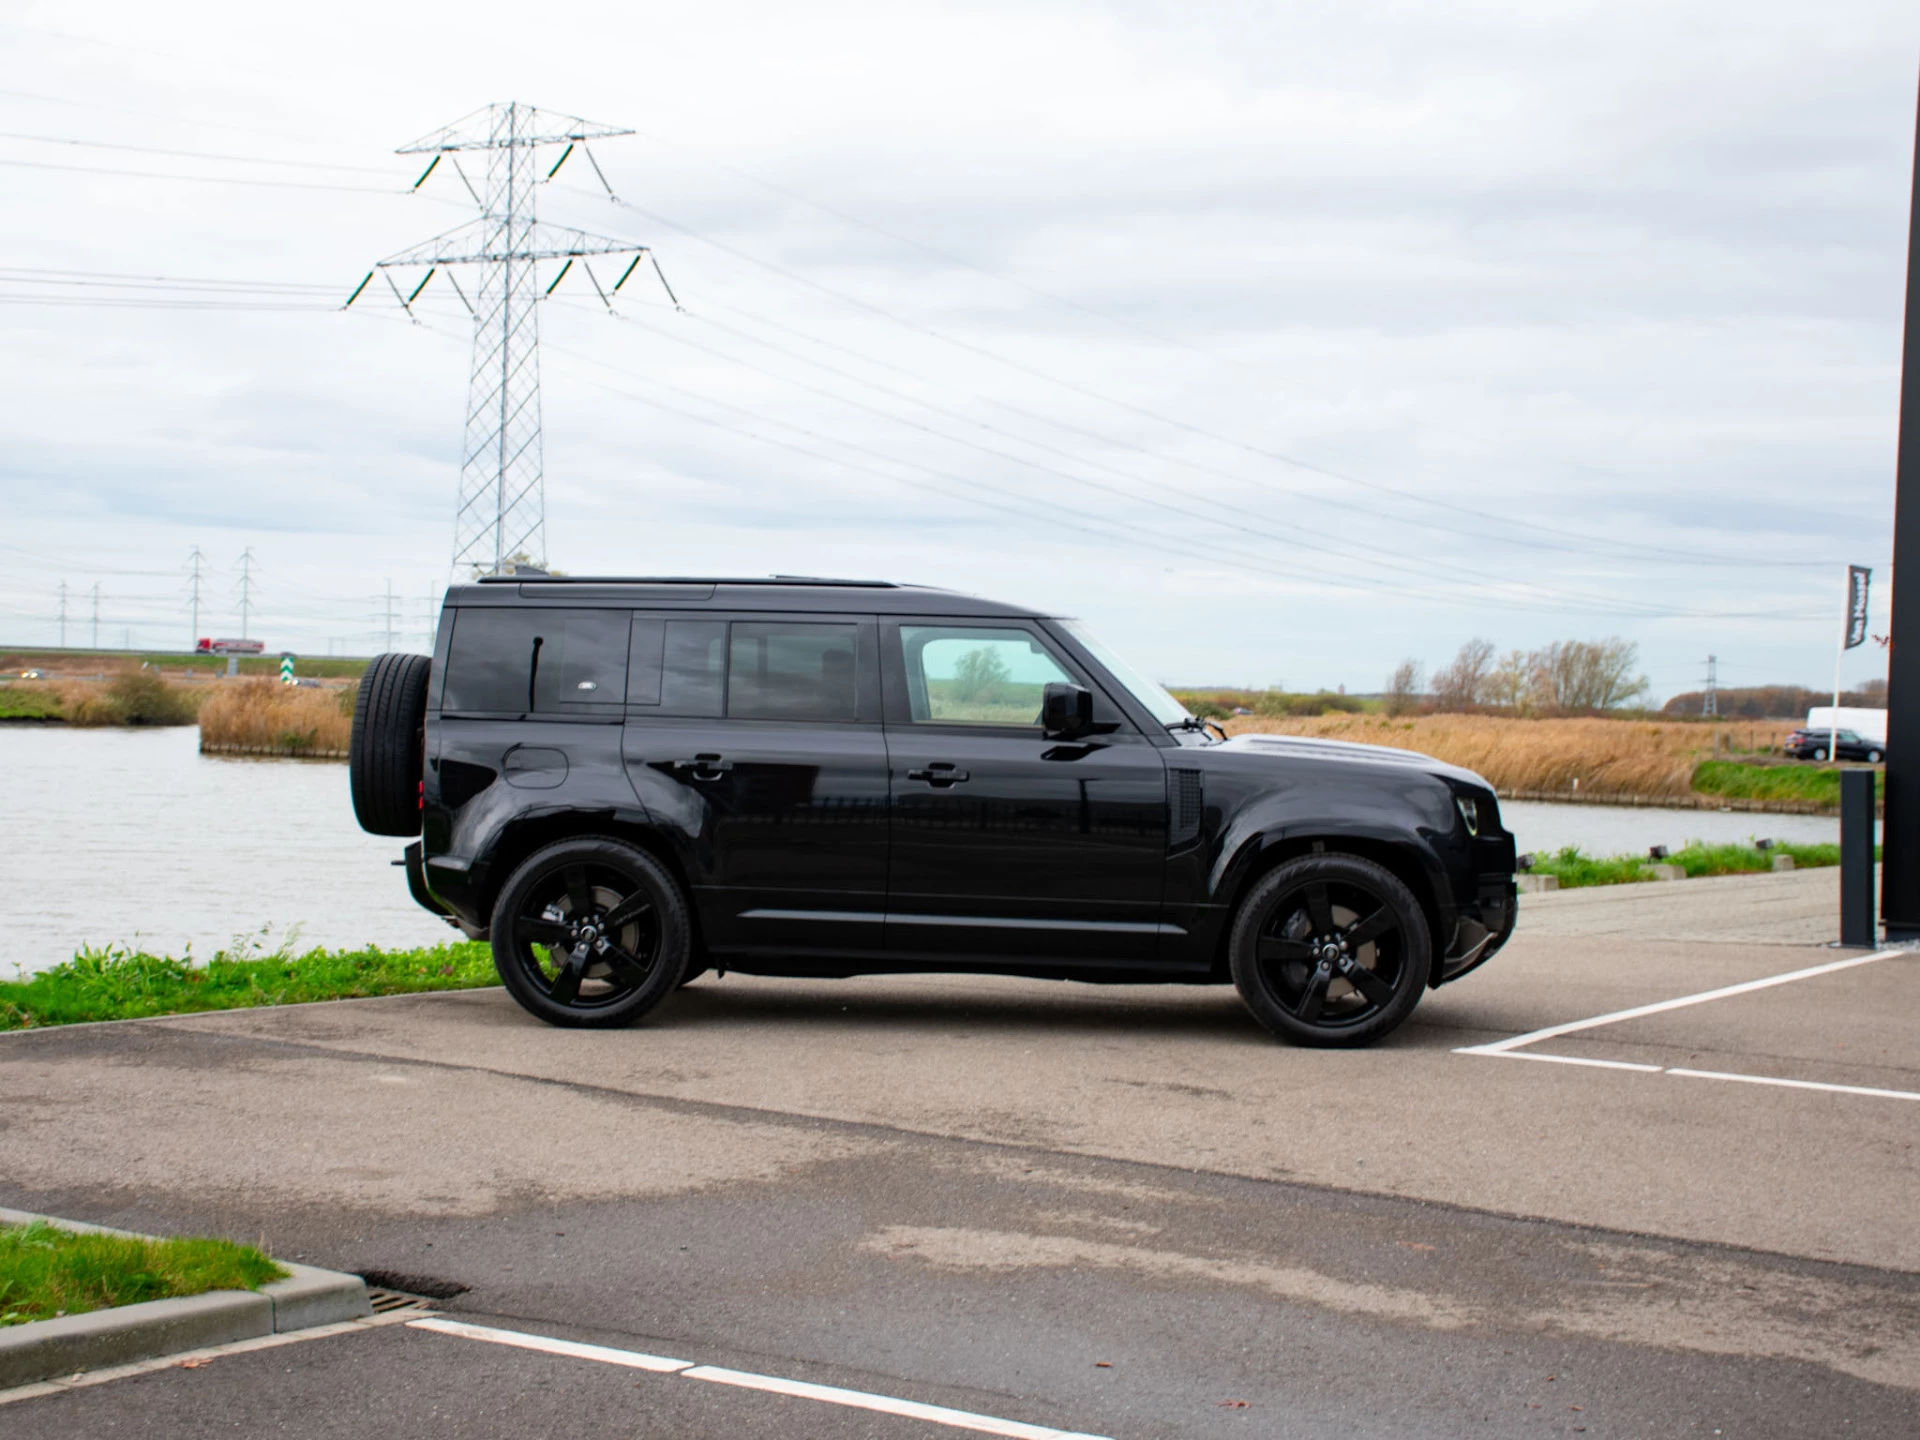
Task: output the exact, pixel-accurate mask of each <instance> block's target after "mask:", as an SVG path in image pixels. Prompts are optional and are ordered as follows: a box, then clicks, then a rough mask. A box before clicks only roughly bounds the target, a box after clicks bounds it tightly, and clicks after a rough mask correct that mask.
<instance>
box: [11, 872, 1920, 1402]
mask: <svg viewBox="0 0 1920 1440" xmlns="http://www.w3.org/2000/svg"><path fill="white" fill-rule="evenodd" d="M1698 883H1700V884H1701V885H1706V884H1708V883H1710V882H1698ZM1648 888H1649V889H1652V888H1654V887H1648ZM1661 888H1663V889H1664V887H1661ZM1700 898H1701V903H1709V902H1711V901H1712V900H1713V895H1712V892H1703V893H1701V897H1700ZM1662 903H1670V902H1669V901H1666V900H1663V902H1662ZM1609 923H1611V921H1610V922H1609ZM1847 958H1857V957H1849V956H1847V955H1844V954H1837V953H1836V952H1831V951H1827V950H1824V949H1813V948H1808V947H1796V946H1773V947H1766V946H1754V945H1751V944H1721V945H1713V944H1704V943H1693V944H1665V945H1644V944H1642V945H1633V944H1628V943H1624V942H1622V941H1619V940H1615V939H1594V938H1589V937H1582V936H1579V935H1577V934H1576V935H1566V934H1552V935H1544V936H1542V937H1540V938H1539V939H1538V940H1531V941H1530V940H1528V939H1527V938H1526V937H1525V934H1524V932H1523V936H1522V938H1521V939H1519V940H1516V942H1515V943H1514V945H1513V947H1511V953H1509V954H1507V955H1503V956H1501V957H1499V958H1498V959H1497V960H1496V961H1495V962H1494V963H1493V965H1491V966H1489V967H1488V970H1487V972H1485V973H1484V974H1482V975H1480V976H1477V977H1475V978H1473V979H1472V980H1470V981H1467V982H1463V983H1462V984H1461V985H1460V986H1458V987H1456V988H1454V989H1451V990H1445V991H1441V992H1438V993H1437V994H1435V995H1434V996H1432V997H1430V999H1429V1001H1428V1003H1427V1004H1426V1005H1425V1006H1423V1009H1422V1011H1421V1012H1420V1017H1419V1019H1418V1022H1417V1023H1416V1024H1415V1025H1412V1026H1410V1027H1408V1029H1407V1030H1406V1031H1404V1032H1403V1033H1402V1035H1401V1036H1399V1037H1396V1039H1395V1041H1394V1042H1393V1043H1392V1044H1389V1045H1387V1046H1383V1047H1380V1048H1377V1049H1374V1050H1370V1051H1366V1052H1360V1053H1357V1054H1328V1053H1324V1052H1307V1051H1296V1050H1288V1049H1285V1048H1283V1047H1279V1046H1275V1045H1273V1044H1271V1043H1270V1042H1269V1041H1267V1040H1266V1039H1265V1038H1264V1036H1263V1034H1262V1033H1261V1032H1259V1031H1258V1030H1257V1028H1255V1027H1253V1026H1252V1024H1251V1022H1250V1021H1248V1020H1246V1018H1245V1017H1244V1014H1243V1013H1242V1012H1241V1011H1240V1010H1239V1009H1238V1007H1237V1004H1236V1002H1235V1001H1234V1000H1233V997H1232V995H1231V992H1215V991H1209V990H1195V989H1184V988H1166V989H1161V988H1155V989H1151V990H1132V991H1125V992H1119V991H1104V990H1094V989H1090V988H1083V987H1074V986H1063V985H1047V984H1043V983H1039V982H1031V983H1030V982H1008V981H986V980H931V979H926V978H915V979H892V980H868V981H859V982H839V983H827V982H820V983H811V982H780V981H760V980H752V979H746V978H743V977H739V976H729V977H727V978H725V979H723V980H706V981H702V982H700V983H699V984H698V985H696V986H694V987H692V988H691V989H689V990H688V991H686V992H684V993H683V994H682V995H681V996H680V997H678V998H677V999H676V1001H675V1002H673V1003H672V1005H671V1006H669V1007H668V1008H666V1009H664V1010H663V1011H662V1012H661V1013H660V1015H659V1016H658V1018H657V1019H656V1020H655V1021H653V1022H652V1023H650V1024H648V1025H646V1026H643V1027H641V1028H639V1029H636V1030H631V1031H624V1032H618V1033H616V1034H611V1035H580V1034H572V1033H563V1032H557V1031H552V1030H547V1029H544V1028H542V1027H539V1026H537V1025H535V1024H534V1023H533V1022H531V1021H529V1020H527V1019H526V1018H525V1017H523V1016H522V1015H521V1014H520V1013H519V1012H518V1011H517V1010H515V1009H514V1008H513V1007H512V1005H511V1003H510V1002H508V1001H506V1000H505V999H504V997H502V996H500V995H498V994H495V993H468V994H464V995H454V996H438V997H409V998H406V999H400V1000H392V1001H374V1002H358V1003H354V1004H347V1005H335V1006H314V1007H300V1008H296V1009H287V1010H280V1011H271V1012H266V1011H261V1012H251V1013H246V1014H238V1015H226V1016H210V1017H196V1018H193V1019H190V1020H169V1021H161V1022H142V1023H138V1024H127V1025H115V1026H101V1027H87V1028H75V1029H71V1030H64V1031H47V1032H40V1033H27V1034H16V1035H12V1036H7V1037H0V1203H5V1204H9V1205H14V1206H17V1207H20V1208H27V1209H41V1210H46V1211H50V1212H52V1213H56V1214H66V1215H70V1216H72V1217H74V1218H81V1219H89V1220H95V1221H101V1222H104V1223H109V1224H116V1225H124V1226H127V1227H129V1228H135V1229H166V1230H203V1231H215V1232H219V1233H225V1234H230V1235H234V1236H236V1237H238V1238H243V1239H248V1240H254V1241H262V1242H264V1243H265V1244H266V1245H267V1246H268V1248H270V1249H271V1250H273V1251H274V1252H275V1253H276V1254H279V1255H282V1256H284V1257H286V1258H290V1259H301V1260H307V1261H310V1262H313V1263H318V1264H324V1265H332V1266H338V1267H341V1268H347V1269H354V1270H365V1269H379V1270H385V1271H393V1272H401V1273H406V1274H412V1275H417V1276H424V1277H429V1278H437V1279H440V1280H445V1281H451V1282H455V1283H457V1284H460V1285H465V1286H467V1287H469V1288H468V1289H467V1290H465V1291H464V1292H463V1293H462V1294H460V1295H458V1296H457V1297H455V1298H453V1299H451V1300H448V1301H446V1302H444V1303H443V1305H442V1307H441V1308H442V1309H443V1310H444V1311H445V1313H447V1314H448V1315H450V1316H452V1317H455V1318H458V1319H461V1320H470V1321H475V1322H477V1323H481V1324H486V1325H492V1326H499V1327H503V1328H506V1329H509V1330H513V1331H517V1332H525V1333H528V1334H533V1335H540V1336H553V1337H562V1338H568V1339H575V1340H582V1341H589V1342H593V1343H596V1344H600V1345H605V1346H611V1347H616V1348H620V1349H629V1350H639V1351H645V1352H649V1353H651V1354H656V1355H666V1356H672V1357H677V1358H679V1359H682V1360H686V1361H691V1362H694V1363H695V1364H698V1365H709V1366H712V1365H717V1366H728V1367H733V1368H736V1369H740V1370H747V1371H753V1372H758V1373H761V1374H766V1375H774V1376H781V1377H786V1378H789V1379H794V1380H800V1381H810V1382H817V1383H821V1384H827V1385H834V1386H843V1387H848V1388H851V1389H854V1390H859V1391H864V1392H873V1393H877V1394H880V1395H885V1396H894V1397H900V1398H902V1399H905V1400H909V1401H919V1402H924V1403H928V1404H934V1405H942V1406H949V1407H953V1408H956V1409H959V1410H964V1411H969V1412H976V1413H979V1414H983V1415H988V1416H998V1417H1005V1418H1008V1419H1012V1420H1017V1421H1023V1422H1027V1423H1030V1424H1034V1425H1040V1426H1048V1427H1055V1428H1058V1429H1061V1430H1067V1431H1073V1432H1083V1433H1092V1434H1097V1435H1108V1436H1115V1437H1135V1436H1140V1437H1145V1436H1214V1435H1234V1434H1244V1435H1260V1436H1302V1437H1307V1436H1314V1437H1317V1436H1369V1437H1373V1436H1392V1437H1399V1436H1422V1437H1424V1436H1461V1435H1475V1436H1481V1435H1491V1436H1501V1435H1508V1434H1513V1435H1522V1434H1524V1435H1537V1434H1574V1433H1585V1434H1591V1435H1596V1436H1600V1435H1606V1436H1621V1435H1634V1436H1640V1435H1645V1436H1674V1435H1695V1434H1697V1435H1701V1436H1709V1435H1713V1434H1715V1433H1719V1434H1723V1435H1726V1436H1786V1435H1820V1436H1827V1435H1836V1434H1854V1435H1866V1436H1872V1435H1887V1436H1902V1437H1911V1436H1912V1435H1913V1434H1914V1433H1915V1431H1916V1422H1915V1417H1916V1415H1920V1237H1917V1236H1916V1230H1917V1229H1920V1227H1916V1226H1915V1225H1914V1224H1913V1222H1912V1219H1911V1216H1912V1196H1913V1194H1914V1193H1915V1184H1914V1181H1915V1179H1916V1174H1915V1169H1916V1166H1915V1158H1916V1156H1915V1140H1916V1136H1917V1135H1920V1102H1915V1101H1912V1100H1906V1099H1901V1098H1898V1097H1899V1096H1901V1095H1904V1094H1906V1093H1909V1092H1911V1093H1916V1094H1920V1038H1916V1036H1917V1035H1920V1027H1916V1026H1915V1025H1914V1023H1913V1019H1914V1016H1915V1013H1916V1009H1920V994H1917V991H1920V959H1916V958H1915V957H1913V956H1911V955H1893V956H1889V957H1887V958H1885V959H1881V960H1876V961H1872V962H1870V963H1866V964H1862V965H1856V966H1852V967H1849V968H1845V969H1841V970H1836V971H1832V972H1829V973H1823V974H1819V975H1815V976H1811V977H1809V978H1806V979H1804V980H1800V981H1795V982H1793V983H1791V984H1786V985H1778V986H1769V987H1765V988H1759V989H1754V990H1749V991H1742V992H1740V993H1737V994H1734V995H1731V996H1728V997H1725V998H1722V999H1718V1000H1714V1001H1711V1002H1707V1003H1703V1004H1698V1005H1693V1006H1687V1007H1680V1008H1675V1009H1669V1010H1663V1011H1660V1012H1657V1013H1655V1014H1652V1015H1648V1016H1643V1017H1640V1018H1637V1019H1632V1020H1626V1021H1621V1022H1618V1023H1614V1024H1607V1025H1603V1026H1597V1027H1591V1028H1588V1029H1586V1030H1583V1031H1580V1032H1577V1033H1574V1034H1568V1035H1563V1036H1558V1037H1554V1038H1552V1039H1550V1040H1546V1041H1542V1042H1539V1043H1537V1044H1529V1045H1528V1046H1527V1047H1524V1048H1526V1049H1528V1050H1532V1051H1535V1052H1537V1053H1542V1054H1552V1055H1555V1056H1559V1057H1562V1058H1561V1059H1559V1060H1556V1061H1553V1062H1552V1063H1523V1062H1520V1061H1516V1060H1514V1059H1512V1058H1506V1057H1499V1056H1489V1055H1473V1054H1462V1053H1458V1052H1459V1050H1460V1049H1461V1048H1462V1047H1472V1046H1476V1045H1484V1044H1487V1043H1497V1042H1499V1041H1501V1040H1504V1039H1507V1038H1510V1037H1513V1036H1516V1035H1519V1034H1522V1033H1525V1032H1529V1031H1532V1030H1535V1029H1538V1028H1540V1027H1544V1026H1554V1025H1558V1024H1561V1023H1564V1022H1569V1021H1575V1020H1579V1019H1581V1018H1583V1017H1596V1016H1600V1015H1602V1014H1605V1013H1608V1012H1611V1011H1616V1010H1620V1009H1623V1008H1629V1007H1632V1006H1636V1005H1641V1004H1645V1003H1648V1002H1650V1001H1662V1000H1667V999H1671V998H1675V997H1680V996H1685V995H1689V994H1692V993H1695V992H1699V991H1703V990H1708V989H1712V988H1715V987H1719V986H1728V985H1736V984H1740V983H1743V982H1747V981H1752V980H1755V979H1763V978H1765V977H1768V976H1773V975H1778V974H1781V973H1783V972H1791V971H1795V970H1799V969H1804V968H1810V967H1817V966H1821V965H1823V964H1827V963H1829V962H1831V961H1834V960H1836V959H1847ZM1569 1059H1570V1060H1574V1061H1581V1062H1590V1061H1594V1060H1601V1061H1606V1062H1608V1063H1607V1064H1605V1065H1593V1064H1590V1063H1566V1061H1567V1060H1569ZM1620 1065H1634V1066H1639V1067H1642V1068H1638V1069H1620V1068H1615V1067H1617V1066H1620ZM1675 1071H1680V1072H1683V1073H1678V1074H1676V1073H1674V1072H1675ZM1702 1073H1704V1074H1708V1075H1720V1074H1728V1075H1732V1074H1740V1075H1746V1076H1748V1077H1758V1078H1759V1079H1761V1080H1764V1081H1765V1082H1767V1083H1752V1080H1751V1079H1749V1080H1746V1081H1740V1080H1720V1079H1712V1078H1693V1077H1694V1076H1695V1075H1696V1074H1702ZM1782 1080H1785V1081H1793V1082H1796V1085H1800V1086H1804V1085H1811V1086H1828V1087H1850V1088H1826V1089H1806V1088H1796V1085H1781V1084H1778V1083H1775V1082H1778V1081H1782ZM589 1429H590V1430H592V1431H593V1432H596V1433H619V1434H631V1435H661V1436H666V1435H673V1436H692V1437H705V1436H709V1435H711V1436H714V1437H718V1436H722V1435H726V1436H739V1435H743V1434H746V1435H751V1434H774V1433H778V1434H781V1435H789V1434H797V1435H819V1436H824V1437H839V1436H867V1435H871V1436H880V1437H892V1436H906V1435H923V1434H924V1435H936V1434H946V1435H952V1434H957V1433H961V1432H959V1431H956V1430H954V1429H951V1428H947V1427H931V1426H928V1425H926V1424H924V1423H921V1422H918V1421H914V1420H909V1419H904V1418H900V1417H897V1416H890V1415H884V1414H875V1413H872V1412H867V1411H857V1410H848V1409H845V1408H843V1407H839V1406H834V1405H828V1404H823V1403H821V1402H818V1401H814V1400H806V1399H800V1398H794V1397H782V1396H775V1395H766V1394H760V1393H756V1392H752V1391H745V1390H740V1389H738V1388H734V1387H729V1386H725V1385H717V1384H703V1383H700V1382H699V1381H698V1380H696V1379H689V1378H687V1377H686V1376H682V1375H666V1374H652V1373H637V1372H634V1371H631V1370H627V1369H622V1368H620V1367H617V1366H611V1365H606V1364H602V1363H599V1362H596V1361H592V1360H581V1359H573V1358H568V1357H561V1356H554V1355H547V1354H540V1353H535V1352H530V1351H526V1350H522V1349H512V1348H504V1347H502V1346H499V1345H491V1344H482V1343H479V1342H477V1341H474V1340H469V1339H463V1338H457V1337H453V1336H448V1335H441V1334H428V1333H424V1332H421V1331H418V1330H412V1329H408V1328H406V1327H404V1326H395V1327H389V1328H385V1329H381V1330H378V1331H372V1332H367V1333H364V1334H356V1335H351V1336H345V1337H336V1338H328V1339H321V1340H315V1341H312V1342H309V1343H303V1344H298V1345H292V1346H288V1347H285V1348H281V1349H276V1350H268V1351H260V1352H256V1353H252V1354H247V1355H235V1356H228V1357H223V1358H220V1359H217V1360H215V1361H213V1362H212V1363H210V1364H208V1365H206V1366H204V1367H199V1368H195V1369H192V1370H178V1369H170V1370H164V1371H160V1372H157V1373H154V1374H150V1375H145V1376H141V1377H137V1378H132V1379H126V1380H120V1381H114V1382H111V1383H107V1384H102V1385H98V1386H94V1387H89V1388H84V1389H78V1390H74V1391H72V1392H70V1393H67V1394H62V1395H59V1396H53V1397H48V1398H42V1399H34V1400H26V1401H20V1402H17V1403H15V1404H12V1405H5V1406H0V1433H5V1434H8V1435H12V1434H16V1433H17V1434H22V1435H30V1436H42V1435H44V1436H50V1437H51V1436H92V1435H115V1434H127V1435H153V1436H168V1437H172V1436H197V1435H203V1434H204V1435H212V1434H223V1435H224V1434H266V1435H272V1434H287V1435H314V1436H324V1435H332V1434H335V1433H341V1434H345V1433H349V1432H351V1433H353V1434H356V1435H364V1434H368V1433H376V1432H377V1433H395V1434H407V1435H410V1436H411V1435H419V1436H437V1435H448V1436H452V1435H461V1436H475V1435H478V1436H490V1435H502V1436H505V1435H514V1436H520V1435H546V1434H554V1435H560V1434H566V1435H569V1436H577V1435H578V1434H580V1433H582V1432H583V1430H589Z"/></svg>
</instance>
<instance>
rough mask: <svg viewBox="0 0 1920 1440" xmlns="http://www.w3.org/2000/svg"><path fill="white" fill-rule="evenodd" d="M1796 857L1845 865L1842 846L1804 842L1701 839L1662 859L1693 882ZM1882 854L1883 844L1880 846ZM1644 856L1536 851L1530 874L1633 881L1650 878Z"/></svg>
mask: <svg viewBox="0 0 1920 1440" xmlns="http://www.w3.org/2000/svg"><path fill="white" fill-rule="evenodd" d="M1776 855H1791V856H1792V857H1793V865H1794V868H1795V869H1796V870H1812V869H1818V868H1819V867H1821V866H1823V865H1838V864H1839V863H1840V847H1839V846H1838V845H1819V844H1808V845H1803V844H1799V843H1797V842H1794V841H1788V840H1781V841H1777V842H1775V844H1774V845H1773V847H1772V848H1771V849H1767V850H1762V849H1761V848H1760V847H1759V846H1757V845H1707V844H1703V843H1702V842H1700V841H1698V840H1695V841H1691V842H1689V843H1688V844H1686V845H1684V846H1682V847H1681V848H1680V849H1678V850H1674V851H1672V852H1670V853H1669V854H1668V855H1667V858H1666V859H1665V860H1663V861H1661V862H1659V863H1661V864H1664V865H1678V866H1679V867H1680V868H1681V869H1682V870H1683V871H1685V872H1686V875H1687V878H1688V879H1689V880H1694V879H1699V878H1700V877H1702V876H1707V875H1751V874H1757V873H1760V872H1762V871H1768V870H1771V869H1773V857H1774V856H1776ZM1874 858H1875V859H1876V860H1877V859H1879V858H1880V847H1879V846H1877V845H1876V846H1875V847H1874ZM1654 863H1655V862H1654V861H1651V860H1649V859H1647V858H1646V856H1644V855H1589V854H1587V853H1586V852H1585V851H1583V850H1581V849H1580V848H1579V847H1577V846H1573V845H1569V846H1567V847H1566V848H1565V849H1563V850H1556V851H1554V852H1553V853H1551V854H1547V855H1536V856H1535V857H1534V861H1533V868H1532V869H1531V870H1529V871H1528V872H1527V873H1528V874H1530V875H1552V876H1554V877H1555V878H1556V879H1558V880H1559V882H1560V888H1561V889H1562V890H1574V889H1578V888H1580V887H1581V886H1584V885H1631V884H1635V883H1638V882H1640V881H1643V880H1647V879H1649V878H1650V877H1649V876H1648V875H1647V874H1646V873H1645V872H1646V867H1647V866H1648V865H1651V864H1654Z"/></svg>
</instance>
